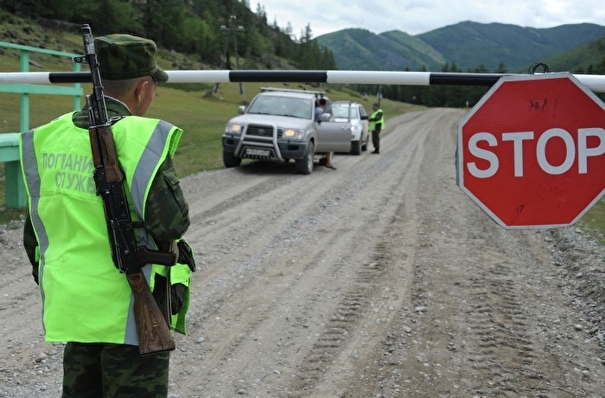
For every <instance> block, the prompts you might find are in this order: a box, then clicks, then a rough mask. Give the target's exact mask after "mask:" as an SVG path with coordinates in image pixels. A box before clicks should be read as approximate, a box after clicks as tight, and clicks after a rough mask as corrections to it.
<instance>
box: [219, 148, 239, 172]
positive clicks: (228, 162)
mask: <svg viewBox="0 0 605 398" xmlns="http://www.w3.org/2000/svg"><path fill="white" fill-rule="evenodd" d="M223 163H224V164H225V167H226V168H230V167H238V166H239V165H240V164H242V158H238V157H237V156H235V155H234V154H233V153H232V152H225V151H223Z"/></svg>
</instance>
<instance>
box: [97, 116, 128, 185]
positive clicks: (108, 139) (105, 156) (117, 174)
mask: <svg viewBox="0 0 605 398" xmlns="http://www.w3.org/2000/svg"><path fill="white" fill-rule="evenodd" d="M89 132H90V135H91V137H90V142H91V148H92V159H93V162H94V165H95V167H96V166H98V165H101V164H102V165H103V166H104V167H105V177H106V180H107V182H108V183H109V184H111V183H114V182H122V181H123V180H124V173H122V170H121V169H120V164H119V162H118V154H117V152H116V146H115V142H114V140H113V135H112V133H111V125H108V126H102V127H94V128H91V129H89Z"/></svg>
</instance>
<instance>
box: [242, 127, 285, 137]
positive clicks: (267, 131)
mask: <svg viewBox="0 0 605 398" xmlns="http://www.w3.org/2000/svg"><path fill="white" fill-rule="evenodd" d="M283 134H284V130H283V129H277V138H281V137H282V135H283ZM246 135H248V136H255V137H264V138H273V126H267V125H262V124H250V125H248V128H247V129H246Z"/></svg>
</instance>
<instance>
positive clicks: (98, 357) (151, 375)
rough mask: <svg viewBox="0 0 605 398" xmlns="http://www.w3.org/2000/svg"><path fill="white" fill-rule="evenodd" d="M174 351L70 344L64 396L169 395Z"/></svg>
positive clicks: (118, 397)
mask: <svg viewBox="0 0 605 398" xmlns="http://www.w3.org/2000/svg"><path fill="white" fill-rule="evenodd" d="M169 360H170V354H169V353H167V352H165V353H160V354H155V355H150V356H147V357H141V355H140V354H139V348H138V347H136V346H130V345H121V344H101V343H97V344H92V343H67V345H66V346H65V350H64V353H63V395H62V396H61V397H62V398H133V397H136V398H166V396H167V395H168V366H169Z"/></svg>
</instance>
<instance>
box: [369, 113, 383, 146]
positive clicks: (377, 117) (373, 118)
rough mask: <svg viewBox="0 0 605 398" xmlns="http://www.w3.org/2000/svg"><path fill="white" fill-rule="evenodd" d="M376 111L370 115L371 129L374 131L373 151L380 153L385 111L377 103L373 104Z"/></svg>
mask: <svg viewBox="0 0 605 398" xmlns="http://www.w3.org/2000/svg"><path fill="white" fill-rule="evenodd" d="M372 109H373V110H374V112H372V114H371V115H370V119H369V122H370V126H369V127H370V131H371V132H372V144H373V145H374V151H373V152H372V153H380V131H381V130H382V129H383V128H384V113H383V112H382V109H380V106H379V105H378V104H377V103H375V104H374V105H372Z"/></svg>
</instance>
